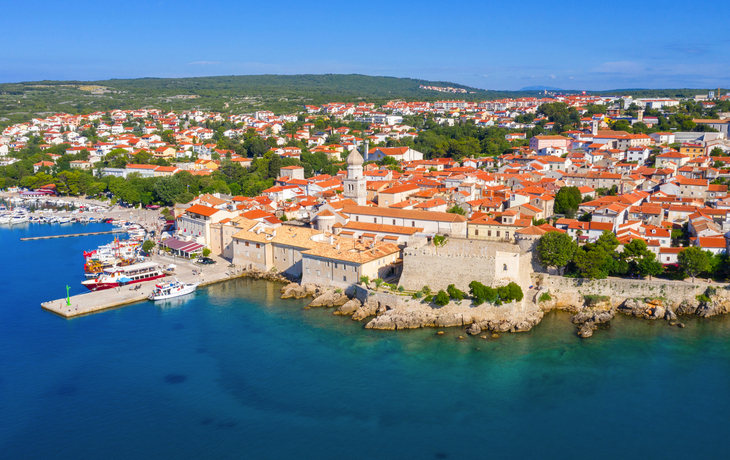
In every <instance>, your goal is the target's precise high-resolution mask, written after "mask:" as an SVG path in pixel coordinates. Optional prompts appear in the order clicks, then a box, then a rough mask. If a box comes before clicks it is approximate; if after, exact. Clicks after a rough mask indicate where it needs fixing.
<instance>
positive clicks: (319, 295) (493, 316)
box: [247, 272, 730, 338]
mask: <svg viewBox="0 0 730 460" xmlns="http://www.w3.org/2000/svg"><path fill="white" fill-rule="evenodd" d="M247 276H249V277H252V278H255V279H265V280H269V281H277V282H281V283H286V284H285V286H283V287H282V288H281V294H282V295H281V298H282V299H288V298H295V299H302V298H307V297H311V298H312V301H311V302H310V303H309V304H308V305H307V306H306V307H305V308H334V311H333V314H334V315H342V316H349V317H350V318H351V319H352V320H353V321H363V320H368V321H367V322H366V323H365V326H364V327H365V328H366V329H378V330H403V329H418V328H424V327H433V328H444V327H462V328H464V332H465V333H466V334H469V335H481V337H482V338H487V334H497V333H502V332H524V331H529V330H530V329H532V328H533V327H534V326H535V325H537V324H539V323H540V321H541V320H542V318H543V316H544V315H545V313H547V312H549V311H551V310H561V311H566V312H570V313H573V317H572V322H573V323H574V324H576V327H577V331H576V334H577V335H578V336H580V337H582V338H588V337H591V336H592V335H593V332H594V331H595V330H596V329H597V328H598V326H599V325H601V324H606V323H609V322H610V321H611V320H612V319H613V318H614V317H615V315H616V314H618V313H621V314H624V315H628V316H633V317H636V318H642V319H645V320H656V321H660V320H664V321H668V322H669V324H670V325H672V326H677V327H684V324H682V323H681V322H678V317H679V316H681V315H696V316H700V317H703V318H707V317H711V316H715V315H720V314H727V313H730V291H728V290H727V289H722V290H719V291H718V292H717V293H715V294H713V295H712V296H709V297H707V300H702V301H701V300H696V299H693V300H683V301H682V302H680V303H679V304H678V305H675V306H673V305H672V304H670V303H669V302H667V301H665V300H662V299H658V298H650V299H637V298H628V299H625V300H622V301H619V302H616V301H614V302H612V301H611V300H609V299H606V300H603V301H599V302H595V303H589V302H578V301H577V299H575V300H576V301H575V302H570V303H568V304H565V303H558V302H557V301H556V300H554V299H551V300H547V301H544V302H537V303H535V302H532V301H530V300H528V299H527V297H526V298H525V299H523V301H522V302H515V303H513V304H505V305H501V306H495V305H492V304H482V305H479V306H476V305H473V304H472V302H471V301H469V300H463V301H461V302H450V303H449V304H447V305H445V306H443V307H437V306H434V305H431V304H427V303H424V302H421V301H420V300H417V299H412V298H410V297H407V296H404V295H398V294H396V293H392V292H383V291H374V290H370V289H367V288H365V287H361V286H358V287H356V288H355V292H354V294H351V295H347V294H345V293H344V292H343V291H342V290H341V289H334V288H331V287H328V286H321V285H314V284H305V285H300V284H298V283H296V282H293V281H291V280H289V279H287V278H286V277H284V276H281V275H278V274H272V273H264V272H250V273H249V274H248V275H247Z"/></svg>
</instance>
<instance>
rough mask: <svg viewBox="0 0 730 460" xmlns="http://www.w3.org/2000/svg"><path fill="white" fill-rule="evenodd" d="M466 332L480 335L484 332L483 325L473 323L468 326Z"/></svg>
mask: <svg viewBox="0 0 730 460" xmlns="http://www.w3.org/2000/svg"><path fill="white" fill-rule="evenodd" d="M466 333H467V334H469V335H478V334H481V333H482V327H481V326H480V325H479V323H472V325H471V326H469V327H468V328H466Z"/></svg>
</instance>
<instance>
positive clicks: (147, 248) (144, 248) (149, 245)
mask: <svg viewBox="0 0 730 460" xmlns="http://www.w3.org/2000/svg"><path fill="white" fill-rule="evenodd" d="M154 247H155V242H154V241H152V240H146V241H145V242H144V243H142V252H145V253H147V254H149V253H150V251H151V250H152V248H154Z"/></svg>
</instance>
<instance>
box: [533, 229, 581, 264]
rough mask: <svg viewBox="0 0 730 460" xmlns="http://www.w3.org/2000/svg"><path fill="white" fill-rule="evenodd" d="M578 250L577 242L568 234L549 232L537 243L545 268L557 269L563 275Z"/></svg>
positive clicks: (541, 261)
mask: <svg viewBox="0 0 730 460" xmlns="http://www.w3.org/2000/svg"><path fill="white" fill-rule="evenodd" d="M576 248H577V245H576V243H575V241H573V238H571V237H570V235H568V234H567V233H560V232H548V233H545V234H544V235H542V236H541V237H540V240H539V241H538V242H537V256H538V258H539V259H540V263H541V264H542V265H543V266H544V267H548V268H549V267H555V268H556V269H559V270H560V274H562V273H563V270H564V269H565V266H566V265H568V262H570V261H571V260H572V259H573V256H574V255H575V250H576Z"/></svg>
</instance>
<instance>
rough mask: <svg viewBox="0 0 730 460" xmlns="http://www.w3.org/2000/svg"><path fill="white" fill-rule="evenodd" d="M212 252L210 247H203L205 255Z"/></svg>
mask: <svg viewBox="0 0 730 460" xmlns="http://www.w3.org/2000/svg"><path fill="white" fill-rule="evenodd" d="M210 253H211V250H210V248H203V257H208V256H209V255H210Z"/></svg>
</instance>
